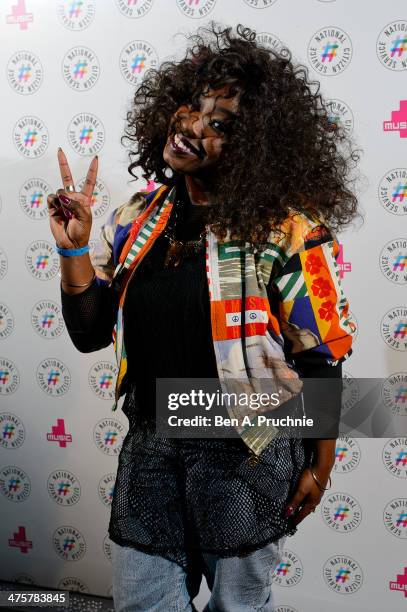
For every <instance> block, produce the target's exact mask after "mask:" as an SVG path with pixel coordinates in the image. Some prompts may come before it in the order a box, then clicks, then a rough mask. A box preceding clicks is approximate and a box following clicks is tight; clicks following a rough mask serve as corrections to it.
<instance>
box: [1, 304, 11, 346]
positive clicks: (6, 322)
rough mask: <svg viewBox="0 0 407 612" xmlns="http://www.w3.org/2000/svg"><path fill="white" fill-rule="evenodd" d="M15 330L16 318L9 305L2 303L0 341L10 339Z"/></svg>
mask: <svg viewBox="0 0 407 612" xmlns="http://www.w3.org/2000/svg"><path fill="white" fill-rule="evenodd" d="M13 329H14V317H13V313H12V312H11V310H10V308H9V307H8V306H7V304H3V303H2V302H0V340H4V339H5V338H8V337H9V335H10V334H11V333H12V331H13Z"/></svg>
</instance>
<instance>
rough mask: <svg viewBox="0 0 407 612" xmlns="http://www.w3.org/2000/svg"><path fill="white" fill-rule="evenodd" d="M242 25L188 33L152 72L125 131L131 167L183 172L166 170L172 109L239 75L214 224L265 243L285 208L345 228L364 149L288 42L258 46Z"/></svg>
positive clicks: (149, 174)
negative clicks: (337, 119) (180, 47)
mask: <svg viewBox="0 0 407 612" xmlns="http://www.w3.org/2000/svg"><path fill="white" fill-rule="evenodd" d="M236 31H237V33H236V34H233V33H232V28H231V27H226V28H223V29H222V26H219V25H218V24H216V23H215V22H213V21H211V22H210V25H209V27H205V26H202V27H200V28H199V29H198V30H197V33H195V34H190V35H187V38H188V40H189V41H191V43H192V44H191V45H190V46H189V48H188V49H187V50H186V52H185V55H184V57H183V59H182V60H180V61H166V62H163V63H162V64H161V66H160V67H159V68H158V69H150V70H149V71H148V72H147V73H146V75H145V78H144V79H143V81H142V83H141V85H140V86H139V87H138V88H137V90H136V91H135V94H134V98H133V104H132V108H131V110H129V111H128V112H127V115H126V119H127V123H126V127H125V132H124V135H123V136H122V139H121V141H122V144H124V143H125V142H128V141H130V143H131V148H130V150H129V157H130V162H131V163H130V165H129V166H128V171H129V172H130V174H131V175H132V176H134V177H136V178H137V176H136V175H135V174H134V169H135V168H136V167H141V169H142V170H143V173H142V176H143V178H145V179H151V178H154V179H155V180H156V181H158V182H160V183H162V184H166V185H173V184H175V183H176V181H177V180H178V179H179V177H180V175H179V174H178V173H177V172H175V171H173V172H172V175H171V176H170V177H168V166H167V164H166V162H165V161H164V159H163V149H164V146H165V143H166V140H167V133H168V127H169V123H170V118H171V116H172V115H173V113H174V112H175V111H176V110H177V109H178V107H179V106H181V105H183V104H188V103H194V102H195V101H196V99H197V97H198V95H199V94H200V93H201V92H204V91H205V89H206V88H207V87H208V86H209V87H210V88H211V89H216V88H218V87H221V86H223V85H226V84H232V85H233V84H236V85H237V86H238V88H239V90H240V91H241V96H240V101H239V108H238V117H237V119H236V120H235V121H234V122H233V127H232V129H231V131H230V133H229V137H228V141H227V143H225V144H224V146H223V148H222V152H221V155H220V157H219V159H218V161H217V166H216V179H215V181H216V182H215V187H216V188H215V190H214V193H215V200H214V202H213V204H214V205H213V206H210V207H208V208H209V210H208V223H209V225H210V227H211V229H212V230H213V231H215V232H216V234H217V235H218V237H219V238H220V239H222V238H224V237H225V235H226V231H227V230H229V231H230V235H231V237H232V238H235V239H239V240H248V241H251V242H253V243H256V242H260V243H261V242H265V241H266V240H267V236H268V235H269V233H270V231H271V230H272V229H275V228H277V227H278V226H279V224H280V223H281V222H282V221H283V220H284V219H285V218H286V217H287V215H288V214H289V211H297V212H300V213H304V214H306V215H307V216H308V217H311V218H316V219H318V220H322V222H323V223H324V224H325V225H327V226H329V227H330V228H331V229H332V230H337V229H341V228H343V227H344V226H345V225H347V224H349V223H350V222H351V221H352V219H353V218H354V217H355V216H356V214H357V197H356V195H355V193H354V190H353V189H352V183H353V180H354V179H352V177H351V176H350V175H351V170H352V169H353V168H354V167H356V165H357V163H358V161H359V152H358V150H357V149H353V144H352V142H351V140H350V138H349V137H348V136H347V134H346V132H345V130H344V128H343V127H342V126H339V125H336V124H335V123H333V122H332V121H330V120H329V115H330V112H329V106H328V104H327V103H326V102H325V101H324V100H323V98H322V96H321V94H320V93H319V90H320V84H319V82H317V81H310V80H309V79H308V68H307V67H306V66H304V65H302V64H298V65H294V63H293V61H292V54H291V52H290V51H289V49H287V48H286V47H284V48H283V49H282V50H281V51H279V52H276V51H274V50H271V49H269V48H266V47H265V46H262V45H261V44H259V43H258V42H257V40H256V33H255V32H254V31H253V30H251V29H250V28H247V27H244V26H243V25H242V24H239V25H238V26H237V28H236ZM314 86H315V87H314ZM166 170H167V172H166Z"/></svg>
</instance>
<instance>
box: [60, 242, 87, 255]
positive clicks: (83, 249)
mask: <svg viewBox="0 0 407 612" xmlns="http://www.w3.org/2000/svg"><path fill="white" fill-rule="evenodd" d="M55 250H56V252H57V253H58V254H59V255H61V256H62V257H79V256H81V255H85V254H86V253H89V250H90V247H89V244H85V245H83V246H78V247H69V248H65V247H60V246H58V245H57V244H56V245H55Z"/></svg>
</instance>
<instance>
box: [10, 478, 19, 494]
mask: <svg viewBox="0 0 407 612" xmlns="http://www.w3.org/2000/svg"><path fill="white" fill-rule="evenodd" d="M20 484H21V480H19V479H18V478H11V480H9V483H8V490H9V491H10V492H11V491H13V492H16V491H17V489H18V488H19V486H20Z"/></svg>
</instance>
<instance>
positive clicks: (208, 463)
mask: <svg viewBox="0 0 407 612" xmlns="http://www.w3.org/2000/svg"><path fill="white" fill-rule="evenodd" d="M123 411H124V412H125V414H127V415H128V416H129V417H130V418H129V425H130V427H129V431H128V434H127V436H126V438H125V440H124V442H123V446H122V449H121V452H120V455H119V464H118V471H117V477H116V485H115V489H114V494H113V500H112V508H111V516H110V523H109V536H110V538H111V539H112V540H113V541H114V542H116V543H117V544H120V545H123V546H133V547H135V548H137V549H139V550H142V551H144V552H147V553H150V554H158V555H161V556H163V557H165V558H167V559H170V560H172V561H175V562H176V563H178V564H179V565H181V566H182V567H184V568H186V567H187V565H188V561H189V559H190V557H191V555H194V554H196V553H199V551H201V552H209V553H212V554H216V555H219V556H221V557H230V556H242V555H245V554H248V553H250V552H252V551H254V550H257V549H259V548H262V547H263V546H265V545H266V544H268V543H270V542H273V541H276V540H278V539H279V538H280V537H282V536H283V535H293V534H294V533H295V531H296V528H295V527H294V526H293V525H292V523H290V521H289V520H287V519H285V518H284V516H283V514H284V507H285V505H286V502H287V500H288V499H289V497H290V496H291V494H292V492H293V490H294V488H295V486H296V483H297V480H298V477H299V475H300V472H301V471H302V469H303V468H304V466H305V463H306V460H307V458H306V456H305V455H306V452H305V448H304V443H303V440H302V439H301V438H288V437H286V436H277V437H276V438H275V439H274V440H273V441H272V442H271V443H270V444H269V445H268V446H267V447H266V449H265V450H264V451H263V452H262V453H261V455H260V457H259V460H258V462H257V464H256V465H254V464H253V461H251V460H250V457H251V455H250V452H249V449H248V448H247V446H246V445H245V444H244V442H243V441H242V440H241V439H240V438H236V439H191V438H189V439H168V438H159V437H158V436H157V435H156V434H155V432H154V425H153V423H151V422H150V423H148V422H147V421H145V420H142V418H141V417H140V418H138V412H137V404H136V401H135V397H134V393H133V392H132V391H131V390H129V392H128V393H127V395H126V398H125V401H124V404H123Z"/></svg>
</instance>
